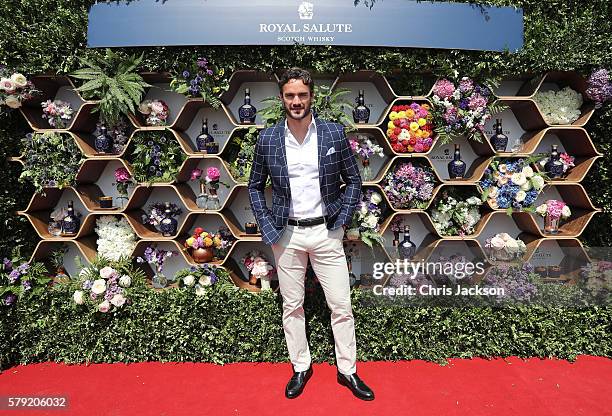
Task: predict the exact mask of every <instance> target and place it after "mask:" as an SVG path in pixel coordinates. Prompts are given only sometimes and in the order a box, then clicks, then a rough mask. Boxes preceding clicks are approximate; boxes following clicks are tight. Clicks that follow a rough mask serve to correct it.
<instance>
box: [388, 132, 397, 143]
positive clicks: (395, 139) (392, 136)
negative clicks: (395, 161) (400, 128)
mask: <svg viewBox="0 0 612 416" xmlns="http://www.w3.org/2000/svg"><path fill="white" fill-rule="evenodd" d="M389 141H391V143H397V136H396V135H395V134H392V135H391V137H389Z"/></svg>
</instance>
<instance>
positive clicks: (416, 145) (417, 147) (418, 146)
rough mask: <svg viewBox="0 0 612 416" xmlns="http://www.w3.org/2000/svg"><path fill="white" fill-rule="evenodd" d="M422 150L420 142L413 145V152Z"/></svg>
mask: <svg viewBox="0 0 612 416" xmlns="http://www.w3.org/2000/svg"><path fill="white" fill-rule="evenodd" d="M423 150H424V149H423V143H422V142H418V143H417V144H415V145H414V151H415V152H422V151H423Z"/></svg>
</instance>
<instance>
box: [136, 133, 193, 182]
mask: <svg viewBox="0 0 612 416" xmlns="http://www.w3.org/2000/svg"><path fill="white" fill-rule="evenodd" d="M167 136H170V138H168V137H167ZM132 143H133V146H134V148H133V151H132V153H131V155H130V162H131V165H132V167H133V168H134V177H135V179H136V181H138V182H172V181H173V180H174V179H175V177H176V174H177V173H178V170H179V168H180V167H181V164H182V163H183V161H184V160H185V157H186V156H185V154H184V153H183V151H182V150H181V147H180V146H179V144H178V142H177V141H176V140H175V139H174V138H173V137H172V136H171V133H170V132H169V131H167V132H157V131H149V132H146V133H142V134H138V135H135V136H134V138H133V139H132Z"/></svg>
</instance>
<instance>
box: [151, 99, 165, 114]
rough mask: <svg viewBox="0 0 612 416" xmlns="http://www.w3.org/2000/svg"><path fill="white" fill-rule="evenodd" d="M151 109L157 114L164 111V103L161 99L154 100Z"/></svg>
mask: <svg viewBox="0 0 612 416" xmlns="http://www.w3.org/2000/svg"><path fill="white" fill-rule="evenodd" d="M151 111H152V112H154V113H157V114H160V113H163V112H164V105H163V104H162V102H161V101H153V102H152V103H151Z"/></svg>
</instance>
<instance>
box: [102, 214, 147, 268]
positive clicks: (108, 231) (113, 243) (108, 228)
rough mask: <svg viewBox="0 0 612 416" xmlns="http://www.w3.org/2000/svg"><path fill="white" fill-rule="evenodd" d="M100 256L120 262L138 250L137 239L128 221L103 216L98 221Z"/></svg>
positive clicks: (112, 216)
mask: <svg viewBox="0 0 612 416" xmlns="http://www.w3.org/2000/svg"><path fill="white" fill-rule="evenodd" d="M95 231H96V234H98V240H97V241H96V243H97V244H98V255H99V256H100V257H103V258H105V259H107V260H112V261H118V260H119V259H120V258H122V257H129V256H130V255H131V254H132V252H133V251H134V249H135V248H136V243H137V238H136V234H135V233H134V230H132V227H131V226H130V224H129V223H128V221H127V220H126V219H125V218H123V217H121V218H118V217H115V216H114V215H103V216H101V217H99V218H98V219H97V220H96V229H95Z"/></svg>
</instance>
